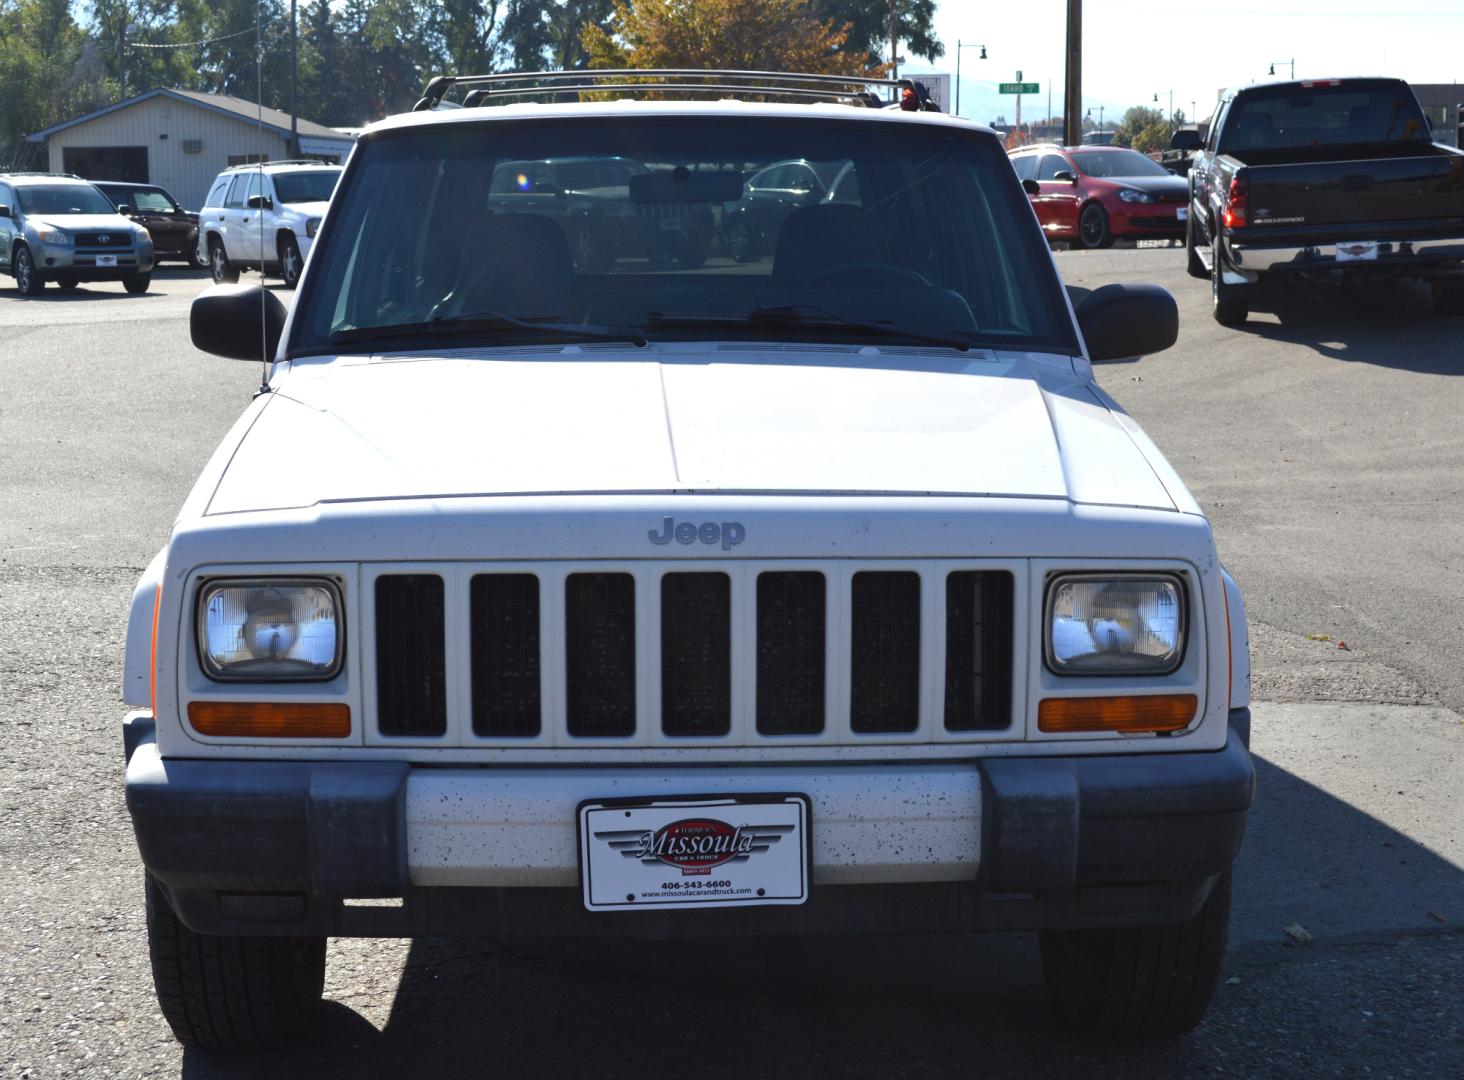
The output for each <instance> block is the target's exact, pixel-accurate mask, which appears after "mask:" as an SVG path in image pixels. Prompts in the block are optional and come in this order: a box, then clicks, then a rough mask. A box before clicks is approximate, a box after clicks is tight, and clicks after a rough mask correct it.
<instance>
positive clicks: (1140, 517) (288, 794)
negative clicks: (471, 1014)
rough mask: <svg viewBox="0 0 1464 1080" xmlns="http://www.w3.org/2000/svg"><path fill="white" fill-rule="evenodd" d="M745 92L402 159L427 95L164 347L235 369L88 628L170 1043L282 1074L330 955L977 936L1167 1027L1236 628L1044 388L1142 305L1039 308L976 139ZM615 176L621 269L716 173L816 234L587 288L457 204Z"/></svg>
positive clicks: (1222, 785)
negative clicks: (828, 197) (287, 276)
mask: <svg viewBox="0 0 1464 1080" xmlns="http://www.w3.org/2000/svg"><path fill="white" fill-rule="evenodd" d="M571 77H573V78H575V79H577V80H578V79H585V78H593V77H595V76H594V74H593V73H592V72H575V73H573V74H572V76H571ZM606 77H610V78H615V77H618V76H617V73H615V72H610V73H608V75H607V76H606ZM653 77H654V76H653ZM671 77H672V78H677V77H680V76H679V73H673V74H672V76H671ZM711 77H712V78H713V79H714V80H715V82H716V83H717V84H718V87H719V89H720V88H721V87H723V86H725V85H726V84H727V83H728V82H729V80H732V79H734V78H742V79H744V80H752V79H758V80H761V79H765V78H768V77H766V76H762V75H760V74H757V73H753V74H751V75H749V74H747V73H741V74H740V75H739V74H738V73H731V72H715V73H711ZM803 78H804V80H805V81H804V83H803V84H802V85H806V79H807V77H803ZM769 82H771V84H772V88H771V89H766V88H764V84H762V83H753V84H752V85H751V88H750V89H749V91H748V96H751V97H753V99H754V100H751V101H744V102H727V101H720V100H719V101H700V100H698V101H675V100H654V101H640V100H617V101H615V102H613V103H605V104H603V105H602V104H600V103H595V104H594V105H590V106H586V105H582V104H558V103H543V104H540V103H536V102H526V103H522V104H518V105H515V106H513V107H511V108H484V107H473V106H468V107H464V108H461V109H455V110H451V111H439V110H436V109H434V108H433V107H432V106H433V105H434V104H435V100H434V99H435V98H436V97H440V96H441V94H442V93H443V92H445V91H446V90H447V89H449V88H450V87H451V86H452V83H453V80H452V79H451V78H439V79H436V80H434V81H433V83H432V84H431V85H430V86H429V88H428V90H427V91H426V93H424V95H423V100H422V102H421V103H420V104H419V106H418V109H417V110H415V111H413V112H411V113H408V114H403V115H400V116H394V117H391V118H389V119H386V120H383V121H382V122H381V123H379V124H377V125H375V126H373V127H371V128H369V129H368V130H367V131H366V132H365V133H364V134H363V135H362V136H361V138H360V141H359V142H358V143H357V144H356V148H355V150H354V152H353V154H352V157H351V159H350V162H349V164H348V165H347V166H346V170H345V174H344V175H343V177H342V178H341V182H340V188H339V190H338V191H337V192H336V194H335V197H334V204H333V208H332V210H331V212H330V215H329V216H328V218H327V220H326V224H325V226H324V228H323V229H322V230H321V232H320V234H319V237H318V243H317V246H316V249H315V250H314V252H313V253H312V254H311V257H310V266H309V269H308V271H307V273H306V276H305V280H304V284H303V286H302V288H301V289H300V291H299V292H298V294H297V295H296V296H295V298H294V302H293V305H292V308H291V311H290V313H289V318H288V329H286V325H287V320H286V312H285V307H284V304H283V303H282V302H281V301H280V299H279V298H278V297H277V296H276V295H275V294H274V293H273V292H271V291H269V290H267V289H264V288H262V287H260V286H252V287H244V286H232V287H220V286H215V287H213V288H210V289H209V290H206V291H205V292H204V293H203V294H202V295H201V296H199V297H198V298H197V299H196V300H195V301H194V304H193V309H192V314H191V317H190V326H191V329H192V333H193V340H194V343H195V345H197V346H198V347H199V348H201V349H204V350H206V351H209V352H213V353H215V354H217V355H220V356H227V357H235V358H240V359H247V360H252V361H254V362H255V363H258V361H259V358H260V357H261V356H262V355H263V356H268V357H271V358H272V359H273V360H274V364H273V366H272V368H271V369H270V375H269V378H268V383H267V386H266V387H264V388H263V389H262V392H261V393H259V394H258V395H256V396H255V397H254V399H253V401H252V402H251V404H250V405H249V406H248V408H247V410H246V412H245V414H244V416H243V417H242V418H241V419H240V421H239V422H238V423H237V424H235V425H234V426H233V428H232V429H231V431H230V433H229V434H228V435H227V436H226V437H225V440H224V443H223V444H222V445H221V446H220V447H219V449H218V450H217V451H216V452H215V453H214V454H213V455H212V456H211V458H210V459H209V462H208V464H207V465H206V466H205V467H204V471H203V474H202V475H201V476H200V477H199V479H198V481H197V483H196V485H195V487H194V489H193V493H192V494H191V495H190V496H189V497H188V499H187V501H186V503H185V504H184V507H183V509H182V511H181V513H180V515H179V517H178V518H177V520H176V523H175V525H174V527H173V531H172V533H171V535H170V537H169V539H168V541H167V544H166V546H165V547H164V549H163V550H162V551H161V552H160V553H159V554H158V555H157V557H156V558H155V559H154V560H153V561H152V562H151V563H150V565H149V566H148V568H147V570H146V571H145V572H144V574H143V575H142V577H141V579H140V581H139V583H138V586H137V590H136V592H135V594H134V596H133V600H132V607H131V614H130V617H129V622H128V630H127V638H126V641H127V645H126V660H125V688H124V700H125V701H126V702H127V703H128V705H129V706H131V707H132V708H133V709H135V711H133V712H132V713H131V714H130V715H129V716H128V717H127V718H126V720H125V721H124V724H123V734H124V744H125V747H126V754H127V765H126V779H125V788H126V800H127V806H128V809H129V811H130V814H131V819H132V823H133V826H134V829H135V832H136V837H137V843H138V848H139V851H140V854H141V860H142V862H143V864H144V866H145V867H146V879H145V880H146V886H145V887H146V897H147V899H146V920H147V929H148V934H149V940H150V942H151V948H150V951H149V956H150V961H151V964H152V965H153V975H154V985H155V987H156V990H157V995H158V1000H159V1003H160V1005H161V1007H162V1011H163V1015H164V1016H165V1017H166V1018H167V1021H168V1023H169V1024H170V1025H171V1026H172V1029H173V1032H174V1033H175V1035H176V1036H177V1037H178V1038H179V1039H180V1040H182V1041H183V1042H185V1043H188V1044H190V1045H196V1046H215V1047H218V1046H229V1047H236V1048H238V1047H256V1046H260V1045H263V1044H267V1043H270V1042H274V1041H278V1040H280V1039H283V1038H286V1037H289V1036H291V1035H293V1034H298V1033H300V1032H302V1031H304V1030H306V1029H307V1028H308V1027H309V1025H310V1024H311V1022H312V1020H313V1019H314V1017H315V1016H316V1015H317V1013H318V1011H319V1004H320V998H321V993H322V986H323V984H324V976H325V963H326V948H325V941H326V938H327V937H329V936H391V937H404V936H413V935H421V936H426V935H436V934H459V933H461V934H478V935H515V934H525V933H527V934H549V935H561V936H574V935H582V934H599V935H606V934H609V935H616V936H622V937H634V936H640V935H644V934H653V935H663V936H667V935H671V936H680V937H683V938H686V939H689V940H690V941H692V942H693V943H694V942H696V941H697V940H699V939H700V938H702V937H703V936H705V935H707V934H710V933H714V932H718V931H720V932H727V931H728V930H730V931H732V932H734V933H742V934H748V935H753V934H765V933H783V934H816V933H838V932H848V931H851V930H854V929H858V930H862V931H866V932H867V931H870V930H886V931H890V932H914V931H942V932H946V931H963V932H970V931H975V930H1003V931H1009V930H1013V929H1026V930H1032V931H1037V932H1038V933H1039V934H1040V939H1039V940H1040V948H1041V953H1042V958H1043V970H1044V973H1045V975H1046V978H1047V980H1048V985H1049V987H1050V990H1051V993H1052V995H1053V996H1054V998H1055V1000H1056V1002H1057V1006H1058V1008H1059V1010H1060V1012H1061V1014H1062V1015H1063V1016H1065V1017H1066V1018H1068V1019H1069V1020H1070V1021H1071V1022H1072V1023H1074V1024H1075V1025H1077V1026H1078V1027H1080V1028H1082V1029H1085V1030H1088V1031H1095V1032H1098V1033H1101V1035H1102V1036H1103V1037H1105V1038H1107V1037H1112V1036H1114V1035H1155V1034H1161V1033H1169V1032H1174V1031H1180V1030H1184V1029H1187V1028H1189V1027H1191V1026H1192V1025H1194V1024H1195V1023H1196V1022H1198V1020H1199V1019H1200V1017H1201V1016H1202V1015H1203V1013H1204V1011H1205V1009H1206V1007H1207V1004H1208V1002H1209V999H1210V995H1211V993H1212V992H1213V990H1214V989H1215V986H1216V982H1217V980H1218V977H1219V974H1220V969H1221V960H1222V954H1223V950H1224V941H1225V928H1226V924H1227V920H1228V917H1229V905H1230V875H1231V866H1232V863H1233V860H1234V859H1235V858H1236V856H1237V854H1238V852H1239V850H1240V845H1241V840H1242V835H1243V833H1244V829H1245V823H1246V817H1247V813H1248V809H1249V807H1250V804H1251V799H1252V791H1253V785H1254V770H1253V767H1252V763H1251V760H1250V757H1249V754H1248V752H1247V740H1248V737H1249V715H1250V714H1249V668H1248V661H1247V637H1246V622H1245V609H1244V605H1243V603H1242V600H1241V595H1240V592H1239V590H1238V589H1237V587H1236V585H1235V582H1234V581H1232V580H1231V579H1230V577H1229V576H1228V575H1227V574H1226V573H1225V571H1224V570H1223V568H1222V567H1221V564H1220V561H1219V558H1218V555H1217V553H1216V549H1215V543H1214V539H1213V537H1212V534H1211V529H1210V524H1209V522H1208V521H1207V519H1206V518H1205V516H1204V512H1203V510H1202V509H1201V508H1200V507H1199V505H1197V504H1196V502H1195V501H1194V499H1193V498H1192V497H1191V496H1190V495H1189V494H1188V493H1187V492H1186V491H1185V488H1184V485H1183V483H1182V482H1181V481H1180V479H1179V478H1178V476H1177V475H1176V474H1175V472H1174V470H1173V469H1172V468H1171V467H1170V466H1169V464H1168V463H1167V462H1166V461H1165V460H1164V458H1163V457H1162V455H1161V454H1160V452H1159V451H1158V449H1156V447H1155V446H1154V444H1153V443H1152V442H1151V441H1150V440H1149V439H1148V438H1147V437H1145V436H1144V434H1143V433H1142V432H1141V431H1140V430H1139V428H1138V427H1137V426H1136V425H1135V423H1134V421H1133V420H1132V418H1130V417H1129V416H1128V415H1127V414H1126V413H1124V412H1123V410H1122V409H1121V408H1120V407H1119V406H1118V405H1117V404H1116V403H1115V402H1114V401H1113V400H1112V398H1110V397H1109V396H1108V394H1107V392H1106V391H1105V390H1104V388H1103V387H1102V386H1101V385H1100V384H1099V383H1098V381H1097V380H1096V379H1095V377H1094V370H1093V363H1092V362H1093V361H1095V360H1102V359H1111V358H1119V357H1132V356H1136V355H1140V354H1145V353H1152V352H1157V351H1160V350H1163V349H1165V348H1168V347H1169V346H1170V345H1172V344H1173V343H1174V341H1175V340H1176V335H1177V332H1178V311H1177V308H1176V306H1175V303H1174V300H1173V298H1172V297H1171V296H1170V295H1169V294H1168V293H1166V292H1164V291H1163V290H1162V289H1159V288H1156V287H1154V286H1132V285H1117V284H1115V285H1107V286H1104V287H1103V288H1099V289H1096V290H1094V291H1092V292H1091V293H1088V294H1086V295H1082V294H1079V295H1078V296H1077V297H1076V299H1077V300H1078V302H1077V304H1076V307H1075V308H1074V307H1073V306H1072V305H1071V304H1070V303H1069V296H1068V295H1066V294H1065V293H1064V290H1063V286H1062V282H1061V281H1060V279H1059V277H1058V273H1057V268H1056V266H1055V264H1054V262H1053V260H1052V258H1051V257H1050V254H1049V251H1048V248H1047V246H1046V244H1045V242H1044V239H1043V236H1042V233H1041V230H1039V229H1038V227H1037V225H1036V222H1035V220H1034V218H1033V216H1032V213H1031V210H1030V208H1029V206H1028V204H1027V200H1026V198H1025V196H1024V194H1023V190H1022V187H1021V185H1020V184H1019V183H1018V181H1017V178H1016V176H1015V175H1014V174H1013V172H1012V169H1011V167H1010V165H1009V163H1008V160H1007V157H1006V155H1005V152H1004V150H1003V147H1002V144H1001V142H1000V140H999V138H998V136H997V135H996V134H995V133H993V132H992V131H990V130H989V129H987V128H983V127H980V126H978V125H976V124H972V123H970V122H967V121H964V120H961V119H960V118H957V117H951V116H945V115H937V114H934V113H928V112H926V113H917V114H906V113H905V112H903V111H896V110H883V109H878V108H869V107H865V106H863V105H862V102H861V101H860V99H858V98H853V95H850V96H849V98H853V100H854V101H855V102H856V104H842V102H843V101H845V100H848V98H845V97H843V96H838V95H835V94H833V93H832V92H830V96H831V97H835V101H832V102H830V101H818V102H814V103H802V104H794V105H789V104H763V103H762V101H761V100H760V99H762V98H765V97H768V96H774V97H775V96H777V94H778V90H777V89H776V87H777V85H778V84H777V83H776V81H774V80H773V79H769ZM820 85H825V86H826V85H827V83H826V82H825V83H823V84H820ZM861 89H862V87H861ZM621 92H623V91H621ZM673 92H674V91H673V90H672V89H670V88H665V89H663V88H661V87H659V86H657V85H656V84H655V83H654V82H652V83H650V84H647V85H646V93H647V94H648V95H666V94H670V93H673ZM803 92H804V93H805V94H807V93H808V91H803ZM548 93H549V94H551V95H552V94H553V91H552V88H551V89H550V90H549V91H548ZM630 155H635V160H641V159H644V160H645V161H647V162H655V163H656V164H657V166H658V169H657V170H656V171H654V172H652V173H649V174H638V173H637V174H633V175H631V176H630V177H629V179H628V182H627V183H626V185H625V188H624V196H623V198H622V199H621V201H620V203H619V205H620V207H621V209H620V210H618V211H615V213H617V214H620V215H623V216H625V217H633V216H635V214H636V210H635V206H636V205H640V204H638V203H637V202H636V198H637V192H639V193H640V197H641V198H643V199H644V200H645V204H647V205H653V204H656V203H659V202H665V201H675V202H678V203H682V204H686V205H688V206H692V207H709V206H715V205H726V204H728V203H731V202H736V201H737V199H736V197H735V194H734V192H735V191H736V190H738V189H740V186H741V184H742V174H743V172H744V171H748V170H747V169H746V168H745V166H746V165H748V164H754V163H756V164H755V167H754V168H753V170H751V171H754V172H755V171H758V168H761V167H765V166H766V165H770V164H772V163H774V162H782V161H791V160H812V161H828V162H842V163H843V164H844V165H848V166H850V167H851V169H850V171H851V172H852V174H853V176H852V178H851V177H845V181H846V183H852V180H857V190H858V197H857V198H855V197H854V195H853V192H854V190H855V189H854V187H852V186H851V187H847V188H845V189H844V190H846V191H847V192H849V196H848V197H849V199H850V201H848V202H841V203H836V204H830V203H815V204H813V205H808V206H801V207H799V208H798V209H796V210H792V211H790V212H789V213H788V214H787V216H786V217H785V218H784V220H783V222H782V225H781V228H780V230H779V236H778V239H777V243H776V244H775V246H774V251H773V256H772V258H771V259H770V260H769V261H768V263H767V264H766V265H763V264H751V265H746V266H743V267H740V268H727V269H732V270H733V272H727V273H709V272H706V271H705V270H698V269H692V268H682V267H671V268H662V267H654V266H646V265H643V264H636V265H631V264H629V262H628V261H627V262H626V263H624V264H622V265H621V266H619V267H618V268H617V270H616V272H615V273H614V274H613V275H608V274H600V273H594V272H590V271H587V270H586V269H585V268H584V267H583V265H582V264H580V265H577V264H576V261H575V256H574V252H573V250H572V245H571V241H570V240H569V239H568V238H567V237H566V235H565V232H564V229H563V228H562V226H561V225H560V223H559V221H558V220H557V219H556V218H555V216H554V215H552V214H548V213H540V212H539V210H538V208H537V206H535V205H534V204H529V203H526V204H523V209H522V210H520V209H517V208H516V207H517V204H511V203H508V202H506V201H503V200H501V199H499V197H498V196H496V195H495V196H488V195H487V193H486V192H485V187H487V186H488V181H489V178H491V177H492V176H493V175H494V173H495V171H496V170H497V169H498V168H499V166H500V165H501V164H502V163H513V165H514V166H517V165H518V163H521V162H527V161H554V160H557V159H559V158H564V157H571V156H585V157H590V158H595V159H602V158H618V157H621V156H630ZM726 163H737V168H735V169H728V168H722V166H723V165H725V164H726ZM840 170H841V171H842V165H841V166H840ZM525 173H526V175H527V171H526V170H525ZM513 175H514V176H515V177H517V175H518V173H517V172H515V173H513ZM529 179H530V180H532V177H529ZM615 186H616V187H618V185H615ZM531 192H532V185H531V186H530V193H531ZM671 195H675V198H674V199H668V196H671ZM550 197H551V198H556V197H558V196H550ZM510 207H514V208H512V209H511V208H510ZM607 213H608V211H607ZM261 315H263V318H262V317H261ZM362 899H376V900H378V901H380V900H383V899H385V900H387V901H389V902H387V903H374V904H361V903H354V902H352V901H358V900H362ZM718 909H720V910H718ZM691 949H692V950H693V951H695V945H694V944H693V945H692V946H691ZM701 974H702V975H704V976H706V978H704V979H703V980H702V981H703V983H714V982H715V973H714V972H712V973H708V972H702V973H701ZM980 1057H981V1048H980V1046H979V1045H977V1044H973V1047H972V1061H973V1062H976V1063H979V1061H980Z"/></svg>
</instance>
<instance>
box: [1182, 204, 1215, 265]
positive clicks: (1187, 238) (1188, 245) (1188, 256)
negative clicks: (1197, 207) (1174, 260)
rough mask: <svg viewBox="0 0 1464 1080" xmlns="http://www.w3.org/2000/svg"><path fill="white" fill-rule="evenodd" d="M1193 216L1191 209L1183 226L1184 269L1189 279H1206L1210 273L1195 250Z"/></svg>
mask: <svg viewBox="0 0 1464 1080" xmlns="http://www.w3.org/2000/svg"><path fill="white" fill-rule="evenodd" d="M1196 246H1197V245H1196V243H1195V215H1194V210H1193V209H1191V211H1190V215H1189V219H1188V220H1187V221H1186V222H1185V224H1184V258H1185V269H1186V270H1187V271H1189V276H1190V277H1197V278H1207V277H1209V276H1210V272H1209V271H1208V270H1206V269H1205V261H1204V260H1203V259H1201V258H1200V253H1199V252H1198V251H1196V250H1195V248H1196Z"/></svg>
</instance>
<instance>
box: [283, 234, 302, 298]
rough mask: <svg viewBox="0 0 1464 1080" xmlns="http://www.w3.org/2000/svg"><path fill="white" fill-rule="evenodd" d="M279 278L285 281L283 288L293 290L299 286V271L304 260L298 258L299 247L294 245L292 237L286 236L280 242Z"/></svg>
mask: <svg viewBox="0 0 1464 1080" xmlns="http://www.w3.org/2000/svg"><path fill="white" fill-rule="evenodd" d="M279 247H280V277H282V278H284V279H285V288H287V289H293V288H294V287H295V286H296V285H298V284H300V271H301V270H302V269H304V267H305V260H304V259H302V258H300V245H299V244H297V243H295V238H294V237H293V236H287V237H285V238H284V239H282V240H281V241H280V245H279Z"/></svg>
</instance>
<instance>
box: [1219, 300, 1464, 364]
mask: <svg viewBox="0 0 1464 1080" xmlns="http://www.w3.org/2000/svg"><path fill="white" fill-rule="evenodd" d="M1257 315H1261V316H1265V315H1272V316H1274V317H1275V319H1276V320H1277V321H1276V322H1271V321H1269V320H1267V319H1265V318H1264V317H1263V318H1260V319H1258V318H1257V317H1256V316H1257ZM1235 332H1238V333H1247V334H1254V335H1255V336H1256V337H1262V338H1268V339H1270V340H1273V341H1282V342H1287V343H1290V344H1294V345H1305V346H1308V347H1309V348H1312V349H1314V350H1315V351H1316V352H1318V353H1320V354H1321V355H1322V356H1326V357H1329V358H1331V359H1333V360H1344V361H1347V362H1349V363H1361V364H1376V365H1378V366H1379V367H1387V368H1397V369H1399V370H1403V371H1416V372H1421V373H1424V374H1430V375H1461V374H1464V349H1461V348H1460V345H1459V341H1460V335H1461V334H1464V318H1457V317H1448V318H1445V317H1443V316H1439V315H1435V314H1434V311H1433V302H1432V300H1431V298H1430V295H1429V290H1428V286H1427V285H1425V284H1421V283H1419V282H1416V281H1380V282H1372V283H1358V284H1356V285H1351V286H1329V285H1324V284H1321V283H1318V282H1309V281H1300V282H1297V283H1296V284H1295V285H1293V286H1287V285H1285V284H1282V283H1279V282H1267V283H1265V284H1262V285H1260V286H1258V287H1257V288H1256V289H1254V290H1253V292H1252V296H1251V317H1250V319H1249V320H1247V321H1246V323H1245V324H1244V326H1242V327H1240V328H1239V329H1238V330H1237V331H1235Z"/></svg>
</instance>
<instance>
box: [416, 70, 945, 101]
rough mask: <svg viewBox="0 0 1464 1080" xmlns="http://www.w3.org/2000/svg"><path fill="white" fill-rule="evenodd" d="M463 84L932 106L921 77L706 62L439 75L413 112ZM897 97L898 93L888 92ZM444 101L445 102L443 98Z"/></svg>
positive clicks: (483, 89)
mask: <svg viewBox="0 0 1464 1080" xmlns="http://www.w3.org/2000/svg"><path fill="white" fill-rule="evenodd" d="M457 86H461V87H464V88H467V90H468V93H467V95H466V96H465V97H464V98H463V107H464V108H473V107H475V106H481V105H486V104H488V103H489V102H491V101H494V100H503V99H506V98H527V97H541V96H545V95H559V94H576V95H578V94H583V93H606V92H614V93H626V92H639V93H648V92H649V93H659V92H662V91H666V90H673V91H676V92H677V93H688V94H718V95H721V96H723V97H739V98H747V97H763V96H771V97H782V98H798V99H801V100H810V101H836V102H841V103H843V104H847V105H857V106H863V107H866V108H874V109H878V108H883V107H884V106H885V105H887V104H888V102H885V101H881V100H880V98H879V96H878V95H877V94H876V93H874V92H873V90H872V89H871V87H887V88H889V89H891V90H892V91H905V90H909V91H910V92H911V93H913V94H914V95H915V98H916V100H917V101H918V102H919V103H920V108H921V110H922V111H926V112H938V111H939V109H938V107H937V106H936V105H935V103H934V102H932V101H931V100H930V93H929V91H927V90H926V88H925V85H924V84H923V83H919V82H916V81H915V80H914V79H872V78H869V77H867V76H864V75H805V74H800V73H798V72H788V71H732V70H719V69H711V68H595V69H590V68H585V69H581V70H574V71H511V72H504V73H501V74H497V75H439V76H437V77H436V78H434V79H433V80H432V81H431V82H429V83H428V84H427V88H426V89H425V90H423V91H422V99H421V100H420V101H418V102H417V104H416V105H415V106H413V111H414V112H422V111H425V110H429V109H436V108H439V107H440V106H442V105H443V98H444V97H445V96H446V95H447V92H448V91H449V90H451V89H452V88H453V87H457ZM892 96H893V97H894V98H895V99H896V100H898V97H899V95H898V94H892ZM449 104H450V103H449Z"/></svg>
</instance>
